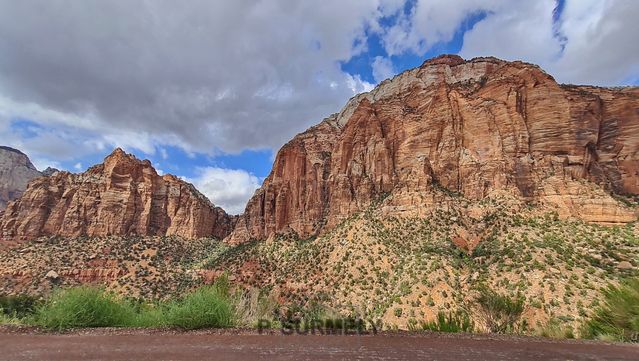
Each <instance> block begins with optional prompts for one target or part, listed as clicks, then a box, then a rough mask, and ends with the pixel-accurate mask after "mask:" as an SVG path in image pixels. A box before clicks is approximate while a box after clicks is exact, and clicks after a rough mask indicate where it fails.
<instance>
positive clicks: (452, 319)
mask: <svg viewBox="0 0 639 361" xmlns="http://www.w3.org/2000/svg"><path fill="white" fill-rule="evenodd" d="M422 329H423V330H424V331H436V332H454V333H456V332H473V331H474V330H475V324H474V323H473V321H472V320H471V319H470V316H468V314H467V313H466V312H461V311H460V312H450V313H448V314H446V313H444V312H439V313H438V314H437V319H435V320H433V321H430V322H424V323H422Z"/></svg>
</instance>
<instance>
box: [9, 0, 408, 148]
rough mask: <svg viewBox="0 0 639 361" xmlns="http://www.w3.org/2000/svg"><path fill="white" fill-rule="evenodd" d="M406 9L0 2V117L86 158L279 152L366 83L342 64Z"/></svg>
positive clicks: (381, 1)
mask: <svg viewBox="0 0 639 361" xmlns="http://www.w3.org/2000/svg"><path fill="white" fill-rule="evenodd" d="M402 6H403V1H402V0H362V1H357V2H350V1H349V2H344V1H341V0H325V1H321V2H319V1H317V2H311V1H288V0H279V1H260V2H255V1H244V0H240V1H233V2H216V1H205V0H193V1H188V2H184V3H179V4H178V3H176V2H170V1H166V2H165V1H142V0H137V1H136V0H128V1H118V0H116V1H105V2H100V1H80V2H77V1H71V0H69V1H46V2H38V3H37V4H36V3H34V2H30V1H2V2H0V54H3V55H2V57H1V59H0V113H3V114H5V115H6V116H7V117H8V118H17V117H19V118H26V119H30V120H33V121H35V122H37V123H38V124H41V125H44V126H45V127H46V128H49V129H51V130H52V131H53V132H55V133H56V134H55V135H54V136H57V137H58V138H64V135H68V137H69V138H73V139H74V141H73V142H71V143H70V145H72V146H73V147H75V146H77V145H78V144H81V145H82V146H83V147H85V148H81V149H82V151H83V154H90V153H95V152H98V151H102V150H103V149H104V148H111V147H114V146H121V147H124V148H129V149H138V150H142V151H143V152H145V153H148V154H152V153H153V152H155V151H156V149H157V148H159V147H163V146H165V145H172V146H177V147H181V148H183V149H184V150H185V151H187V152H206V153H214V152H216V151H219V150H222V151H225V152H237V151H240V150H242V149H247V148H248V149H260V148H277V147H279V146H280V145H281V144H283V143H284V142H285V141H287V140H288V139H289V138H290V137H291V136H293V135H294V134H295V133H297V132H299V131H301V130H304V129H305V128H307V127H308V126H310V125H312V124H315V123H317V122H319V121H320V120H321V118H322V117H324V116H327V115H329V114H331V113H333V112H336V111H338V110H339V109H340V107H341V106H343V104H344V103H345V102H346V100H347V99H348V98H350V97H351V96H352V95H354V92H358V91H361V90H364V89H369V88H370V87H371V85H370V84H368V83H366V82H364V81H362V80H361V79H360V78H359V77H357V76H355V77H354V76H350V75H349V74H346V73H344V72H343V71H342V70H341V69H340V67H339V61H346V60H348V59H350V58H351V57H352V56H354V55H356V54H358V53H359V52H361V51H363V50H365V48H366V41H365V40H366V33H365V30H366V29H367V28H379V24H378V23H377V22H378V20H379V18H380V17H381V16H382V15H387V14H392V13H394V12H397V11H398V10H399V9H400V8H401V7H402ZM62 133H64V134H62ZM13 135H14V136H16V135H15V134H13ZM54 150H55V149H54ZM49 155H50V156H52V157H64V156H66V155H65V154H59V153H56V152H52V153H49Z"/></svg>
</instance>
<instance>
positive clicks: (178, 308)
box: [166, 285, 234, 329]
mask: <svg viewBox="0 0 639 361" xmlns="http://www.w3.org/2000/svg"><path fill="white" fill-rule="evenodd" d="M233 321H234V309H233V305H232V303H231V301H230V299H229V297H228V290H225V289H224V287H220V285H214V286H205V287H201V288H199V289H197V290H195V291H194V292H192V293H190V294H188V295H187V296H185V297H184V298H183V299H182V300H180V301H177V302H173V303H172V304H170V305H169V306H168V308H167V310H166V325H167V326H174V327H180V328H184V329H199V328H207V327H230V326H232V325H233Z"/></svg>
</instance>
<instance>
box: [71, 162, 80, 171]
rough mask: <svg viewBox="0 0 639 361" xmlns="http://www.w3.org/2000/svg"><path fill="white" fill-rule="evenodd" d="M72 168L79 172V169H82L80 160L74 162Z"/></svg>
mask: <svg viewBox="0 0 639 361" xmlns="http://www.w3.org/2000/svg"><path fill="white" fill-rule="evenodd" d="M73 168H74V169H75V170H76V171H78V172H79V171H81V170H82V163H80V162H78V163H76V164H75V165H74V166H73Z"/></svg>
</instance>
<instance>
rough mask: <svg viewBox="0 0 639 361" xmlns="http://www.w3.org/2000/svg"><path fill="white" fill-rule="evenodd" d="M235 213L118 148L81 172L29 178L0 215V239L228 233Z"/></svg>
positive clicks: (187, 235)
mask: <svg viewBox="0 0 639 361" xmlns="http://www.w3.org/2000/svg"><path fill="white" fill-rule="evenodd" d="M234 219H235V218H234V217H231V216H229V215H227V214H226V212H224V210H222V209H221V208H219V207H215V206H213V204H212V203H211V202H210V201H209V200H208V199H207V198H206V197H205V196H204V195H202V194H201V193H199V192H198V191H197V190H196V189H195V188H194V187H193V186H192V185H191V184H189V183H186V182H184V181H182V180H180V179H178V178H177V177H175V176H172V175H164V176H160V175H158V174H157V172H156V171H155V169H154V168H153V167H152V165H151V162H149V161H148V160H144V161H141V160H138V159H136V158H135V157H134V156H133V155H129V154H126V153H125V152H124V151H122V150H121V149H116V150H115V151H114V152H113V153H112V154H111V155H109V156H108V157H107V158H105V160H104V163H103V164H99V165H96V166H93V167H91V168H90V169H88V170H87V171H86V172H84V173H81V174H71V173H68V172H55V173H53V174H52V175H51V176H50V177H42V178H38V179H36V180H34V181H32V182H31V183H30V184H29V186H28V188H27V190H26V191H25V192H24V194H23V195H22V197H21V198H19V199H18V200H16V201H14V202H11V203H9V205H8V206H7V209H6V210H5V212H4V214H3V215H2V217H1V218H0V230H1V231H2V234H1V237H2V239H4V240H27V239H33V238H37V237H40V236H49V235H58V236H66V237H78V236H89V237H96V236H109V235H140V236H157V235H177V236H181V237H185V238H198V237H209V236H214V237H218V238H223V237H225V236H227V235H228V234H229V232H230V231H231V229H232V227H233V225H234Z"/></svg>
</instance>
